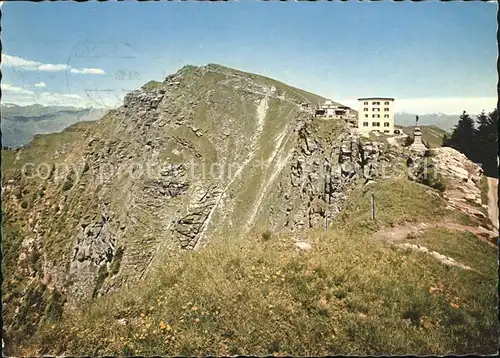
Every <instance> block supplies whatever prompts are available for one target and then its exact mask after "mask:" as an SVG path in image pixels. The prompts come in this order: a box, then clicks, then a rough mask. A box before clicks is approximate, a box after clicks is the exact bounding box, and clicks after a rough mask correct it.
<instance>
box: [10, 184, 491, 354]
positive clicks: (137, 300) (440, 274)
mask: <svg viewBox="0 0 500 358" xmlns="http://www.w3.org/2000/svg"><path fill="white" fill-rule="evenodd" d="M367 188H369V189H367ZM371 192H374V193H375V195H376V197H377V198H378V203H379V204H378V205H379V206H378V221H377V224H375V225H373V224H370V223H369V221H370V219H369V216H368V214H367V211H368V210H367V209H368V208H369V206H368V205H369V194H370V193H371ZM402 198H404V199H403V200H401V199H402ZM442 204H443V203H442V202H441V199H440V198H439V197H438V196H436V195H435V194H433V193H431V192H429V190H428V189H427V188H425V187H423V186H421V185H419V184H415V183H412V182H408V181H405V180H389V181H386V182H380V183H377V184H375V185H374V186H372V187H370V186H369V187H364V188H359V189H358V190H357V191H356V192H355V193H354V195H353V196H352V198H351V200H350V203H349V204H348V208H347V209H346V211H345V214H344V215H343V217H342V218H340V219H339V221H338V222H337V223H336V225H335V229H332V230H330V231H328V232H324V231H312V232H309V233H308V241H309V242H310V243H311V244H312V247H313V249H312V250H311V251H308V252H297V251H296V250H295V249H294V247H293V245H292V241H291V239H290V237H286V236H280V237H273V236H271V237H270V238H269V237H267V236H263V237H262V238H261V237H251V238H247V240H244V241H241V242H234V241H233V242H217V243H214V244H213V245H211V246H210V247H208V248H207V249H204V250H201V251H198V252H187V253H176V254H170V255H171V256H167V257H165V259H164V260H163V262H164V264H163V265H162V266H161V267H159V268H158V270H157V272H155V273H152V274H151V275H150V276H149V277H147V278H146V280H145V281H144V282H141V283H138V285H137V286H135V287H133V289H128V290H124V291H122V292H120V293H116V294H112V295H110V296H108V297H105V298H101V299H98V300H96V301H95V302H94V303H92V304H91V305H89V307H83V308H82V309H83V311H82V312H69V313H68V314H67V315H66V317H65V318H64V319H63V320H62V321H61V322H59V323H58V324H57V326H51V325H49V324H47V325H45V326H44V327H43V328H42V330H41V331H40V332H39V334H38V335H36V336H35V337H34V338H33V339H32V340H31V342H30V344H28V345H27V346H26V347H24V348H23V349H20V350H19V351H18V352H17V353H19V354H24V355H26V354H31V355H36V354H41V353H66V354H71V355H82V354H87V355H88V354H93V355H96V354H97V355H101V354H113V355H115V354H125V355H128V354H135V355H150V354H162V355H163V354H172V355H173V354H179V355H191V354H194V355H200V354H202V353H204V354H213V355H215V354H217V355H230V354H253V355H264V354H272V353H281V354H289V355H323V354H360V355H361V354H431V353H434V354H446V353H455V354H462V353H472V352H475V353H479V354H481V353H483V354H486V353H493V352H495V351H496V349H497V343H498V342H497V337H498V320H497V316H496V303H497V296H496V282H497V275H496V252H495V250H494V249H492V248H491V247H489V246H487V245H483V243H481V242H480V241H478V240H476V238H475V237H472V236H470V235H469V234H464V233H459V232H450V231H446V230H437V229H435V230H433V231H429V232H428V233H425V235H423V236H422V237H421V238H419V239H418V240H421V242H422V243H425V245H426V246H428V247H430V248H432V249H435V250H438V251H439V252H441V253H444V254H447V255H450V256H452V257H454V258H456V259H457V260H463V261H464V262H465V263H466V264H469V265H471V266H473V267H474V268H477V269H479V273H477V272H473V271H464V270H462V269H460V268H456V267H448V266H444V265H442V264H440V263H439V262H438V261H437V260H435V259H434V258H432V257H429V256H426V255H424V254H422V253H419V252H413V251H406V250H401V249H396V248H393V247H390V246H387V245H385V244H384V243H383V242H379V241H374V240H371V239H370V234H371V233H372V232H373V231H372V230H373V229H375V228H377V227H380V226H387V225H390V224H396V223H401V222H405V221H411V220H414V219H415V217H418V218H420V219H421V220H432V219H439V218H441V219H443V218H446V217H447V215H448V212H447V211H445V210H444V209H443V208H442V206H441V205H442ZM264 238H266V239H267V240H264ZM121 318H124V319H125V320H126V321H127V324H126V325H121V324H119V322H118V321H117V320H118V319H121Z"/></svg>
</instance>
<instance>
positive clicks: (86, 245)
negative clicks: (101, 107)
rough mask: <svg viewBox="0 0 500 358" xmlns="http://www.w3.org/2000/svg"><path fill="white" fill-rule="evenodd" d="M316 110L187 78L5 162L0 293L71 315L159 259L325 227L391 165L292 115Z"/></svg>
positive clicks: (15, 305)
mask: <svg viewBox="0 0 500 358" xmlns="http://www.w3.org/2000/svg"><path fill="white" fill-rule="evenodd" d="M321 100H322V98H320V97H318V96H315V95H313V94H310V93H307V92H304V91H301V90H299V89H295V88H293V87H289V86H286V85H284V84H282V83H280V82H277V81H274V80H271V79H268V78H265V77H261V76H257V75H253V74H248V73H243V72H239V71H236V70H232V69H228V68H225V67H222V66H217V65H207V66H204V67H193V66H186V67H184V68H182V69H181V70H180V71H178V72H177V73H176V74H174V75H171V76H169V77H167V78H166V79H165V81H164V82H150V83H148V84H147V85H145V86H144V87H143V88H142V89H140V90H138V91H135V92H132V93H130V94H128V95H127V96H126V97H125V100H124V104H123V106H122V107H120V108H118V109H116V110H113V111H110V112H109V113H108V114H107V115H106V116H105V117H103V118H102V119H101V120H99V121H97V122H88V123H78V124H75V125H73V126H71V127H69V128H68V129H66V130H65V131H64V132H62V133H58V134H52V135H47V136H40V137H37V138H36V139H35V140H34V141H33V142H31V143H30V144H29V145H28V146H26V147H23V148H21V149H19V150H16V151H6V152H4V153H3V159H4V163H6V164H4V170H3V174H4V176H3V181H2V186H3V187H2V189H3V194H4V212H6V213H7V214H8V218H7V220H6V221H5V223H4V225H5V226H6V227H7V228H8V230H10V232H11V234H9V235H10V236H8V238H7V242H8V244H7V245H9V248H8V249H9V250H11V251H12V252H13V253H14V254H13V257H12V261H11V263H10V266H9V267H8V268H6V278H7V280H6V283H5V285H7V286H8V287H7V286H5V287H6V288H8V289H9V290H11V291H12V290H14V291H15V290H18V288H19V287H26V286H29V285H32V283H33V282H37V283H39V284H42V285H44V286H43V287H48V288H47V289H48V290H52V291H53V290H56V291H57V292H61V293H62V295H63V296H64V297H66V298H67V299H68V303H69V304H76V303H78V302H81V301H85V300H89V299H91V298H92V297H93V296H94V297H95V296H98V295H102V294H105V293H106V292H110V291H113V290H117V289H119V288H120V287H122V286H123V285H125V284H128V283H133V282H135V281H136V280H140V279H141V278H142V277H144V275H145V274H146V273H147V272H148V271H149V270H151V269H152V268H153V267H155V266H156V265H158V264H161V258H162V253H164V252H165V250H176V249H195V248H198V247H201V246H203V245H205V244H208V243H210V242H211V240H222V239H231V238H242V237H245V235H248V234H249V233H250V232H252V231H259V230H271V231H274V232H276V231H283V230H284V231H293V232H300V230H301V229H304V228H311V227H323V226H327V225H328V223H329V221H331V220H332V219H333V218H334V217H335V216H336V215H337V214H338V213H339V212H340V210H341V209H342V205H343V203H344V201H345V200H346V198H347V196H348V194H349V191H350V190H351V189H352V188H353V187H354V186H355V185H356V184H358V183H363V182H368V181H370V180H372V179H374V178H376V177H380V176H383V175H384V171H383V170H381V169H382V168H383V167H384V166H385V164H387V163H396V162H398V161H400V160H401V158H402V156H401V153H393V152H392V151H391V150H390V149H388V148H387V147H384V148H383V146H384V145H382V144H377V143H371V142H369V141H367V140H366V139H360V138H358V137H357V136H356V134H355V133H353V131H352V129H351V128H350V127H349V126H348V125H347V124H346V123H344V122H342V121H332V120H321V119H313V117H312V113H311V112H310V110H309V109H308V107H307V106H304V105H303V104H304V103H308V104H310V105H314V104H316V103H318V102H319V101H321ZM4 242H5V241H4ZM4 245H5V244H4ZM18 252H20V253H21V254H20V255H19V254H17V253H18ZM21 262H22V265H21ZM20 267H23V271H22V272H21V271H20V270H19V268H20ZM7 270H8V271H9V272H7ZM20 290H21V291H19V292H18V294H15V295H13V296H12V297H11V298H10V300H8V301H7V303H6V312H7V314H6V323H7V324H8V325H9V324H12V323H13V322H14V320H15V317H16V315H17V314H18V313H19V307H21V313H22V314H27V313H26V312H24V311H23V309H24V310H25V311H26V309H27V307H24V306H23V303H22V302H23V296H25V294H26V291H22V290H23V289H20ZM52 291H51V292H52ZM51 297H52V296H51ZM22 307H24V308H22ZM15 312H17V313H15ZM23 312H24V313H23ZM37 317H38V316H37ZM37 319H39V317H38V318H37ZM33 322H35V323H36V319H34V321H33Z"/></svg>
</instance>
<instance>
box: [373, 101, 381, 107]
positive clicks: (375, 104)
mask: <svg viewBox="0 0 500 358" xmlns="http://www.w3.org/2000/svg"><path fill="white" fill-rule="evenodd" d="M372 104H373V105H374V106H377V105H379V104H380V102H372Z"/></svg>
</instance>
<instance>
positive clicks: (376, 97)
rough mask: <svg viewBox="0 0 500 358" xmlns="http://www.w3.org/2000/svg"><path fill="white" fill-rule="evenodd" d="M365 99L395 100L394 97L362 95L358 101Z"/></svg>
mask: <svg viewBox="0 0 500 358" xmlns="http://www.w3.org/2000/svg"><path fill="white" fill-rule="evenodd" d="M365 99H388V100H391V101H394V98H390V97H361V98H358V101H362V100H365Z"/></svg>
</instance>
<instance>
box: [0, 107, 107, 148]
mask: <svg viewBox="0 0 500 358" xmlns="http://www.w3.org/2000/svg"><path fill="white" fill-rule="evenodd" d="M106 112H107V110H105V109H94V108H77V107H63V106H42V105H39V104H34V105H30V106H18V105H16V104H11V103H6V104H2V105H1V117H2V124H1V128H2V146H4V147H10V148H15V147H21V146H23V145H25V144H27V143H28V142H29V141H30V140H31V139H32V138H33V136H34V135H35V134H47V133H55V132H60V131H62V130H63V129H64V128H66V127H68V126H70V125H72V124H73V123H76V122H81V121H95V120H97V119H99V118H101V117H102V116H103V115H104V114H105V113H106Z"/></svg>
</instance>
